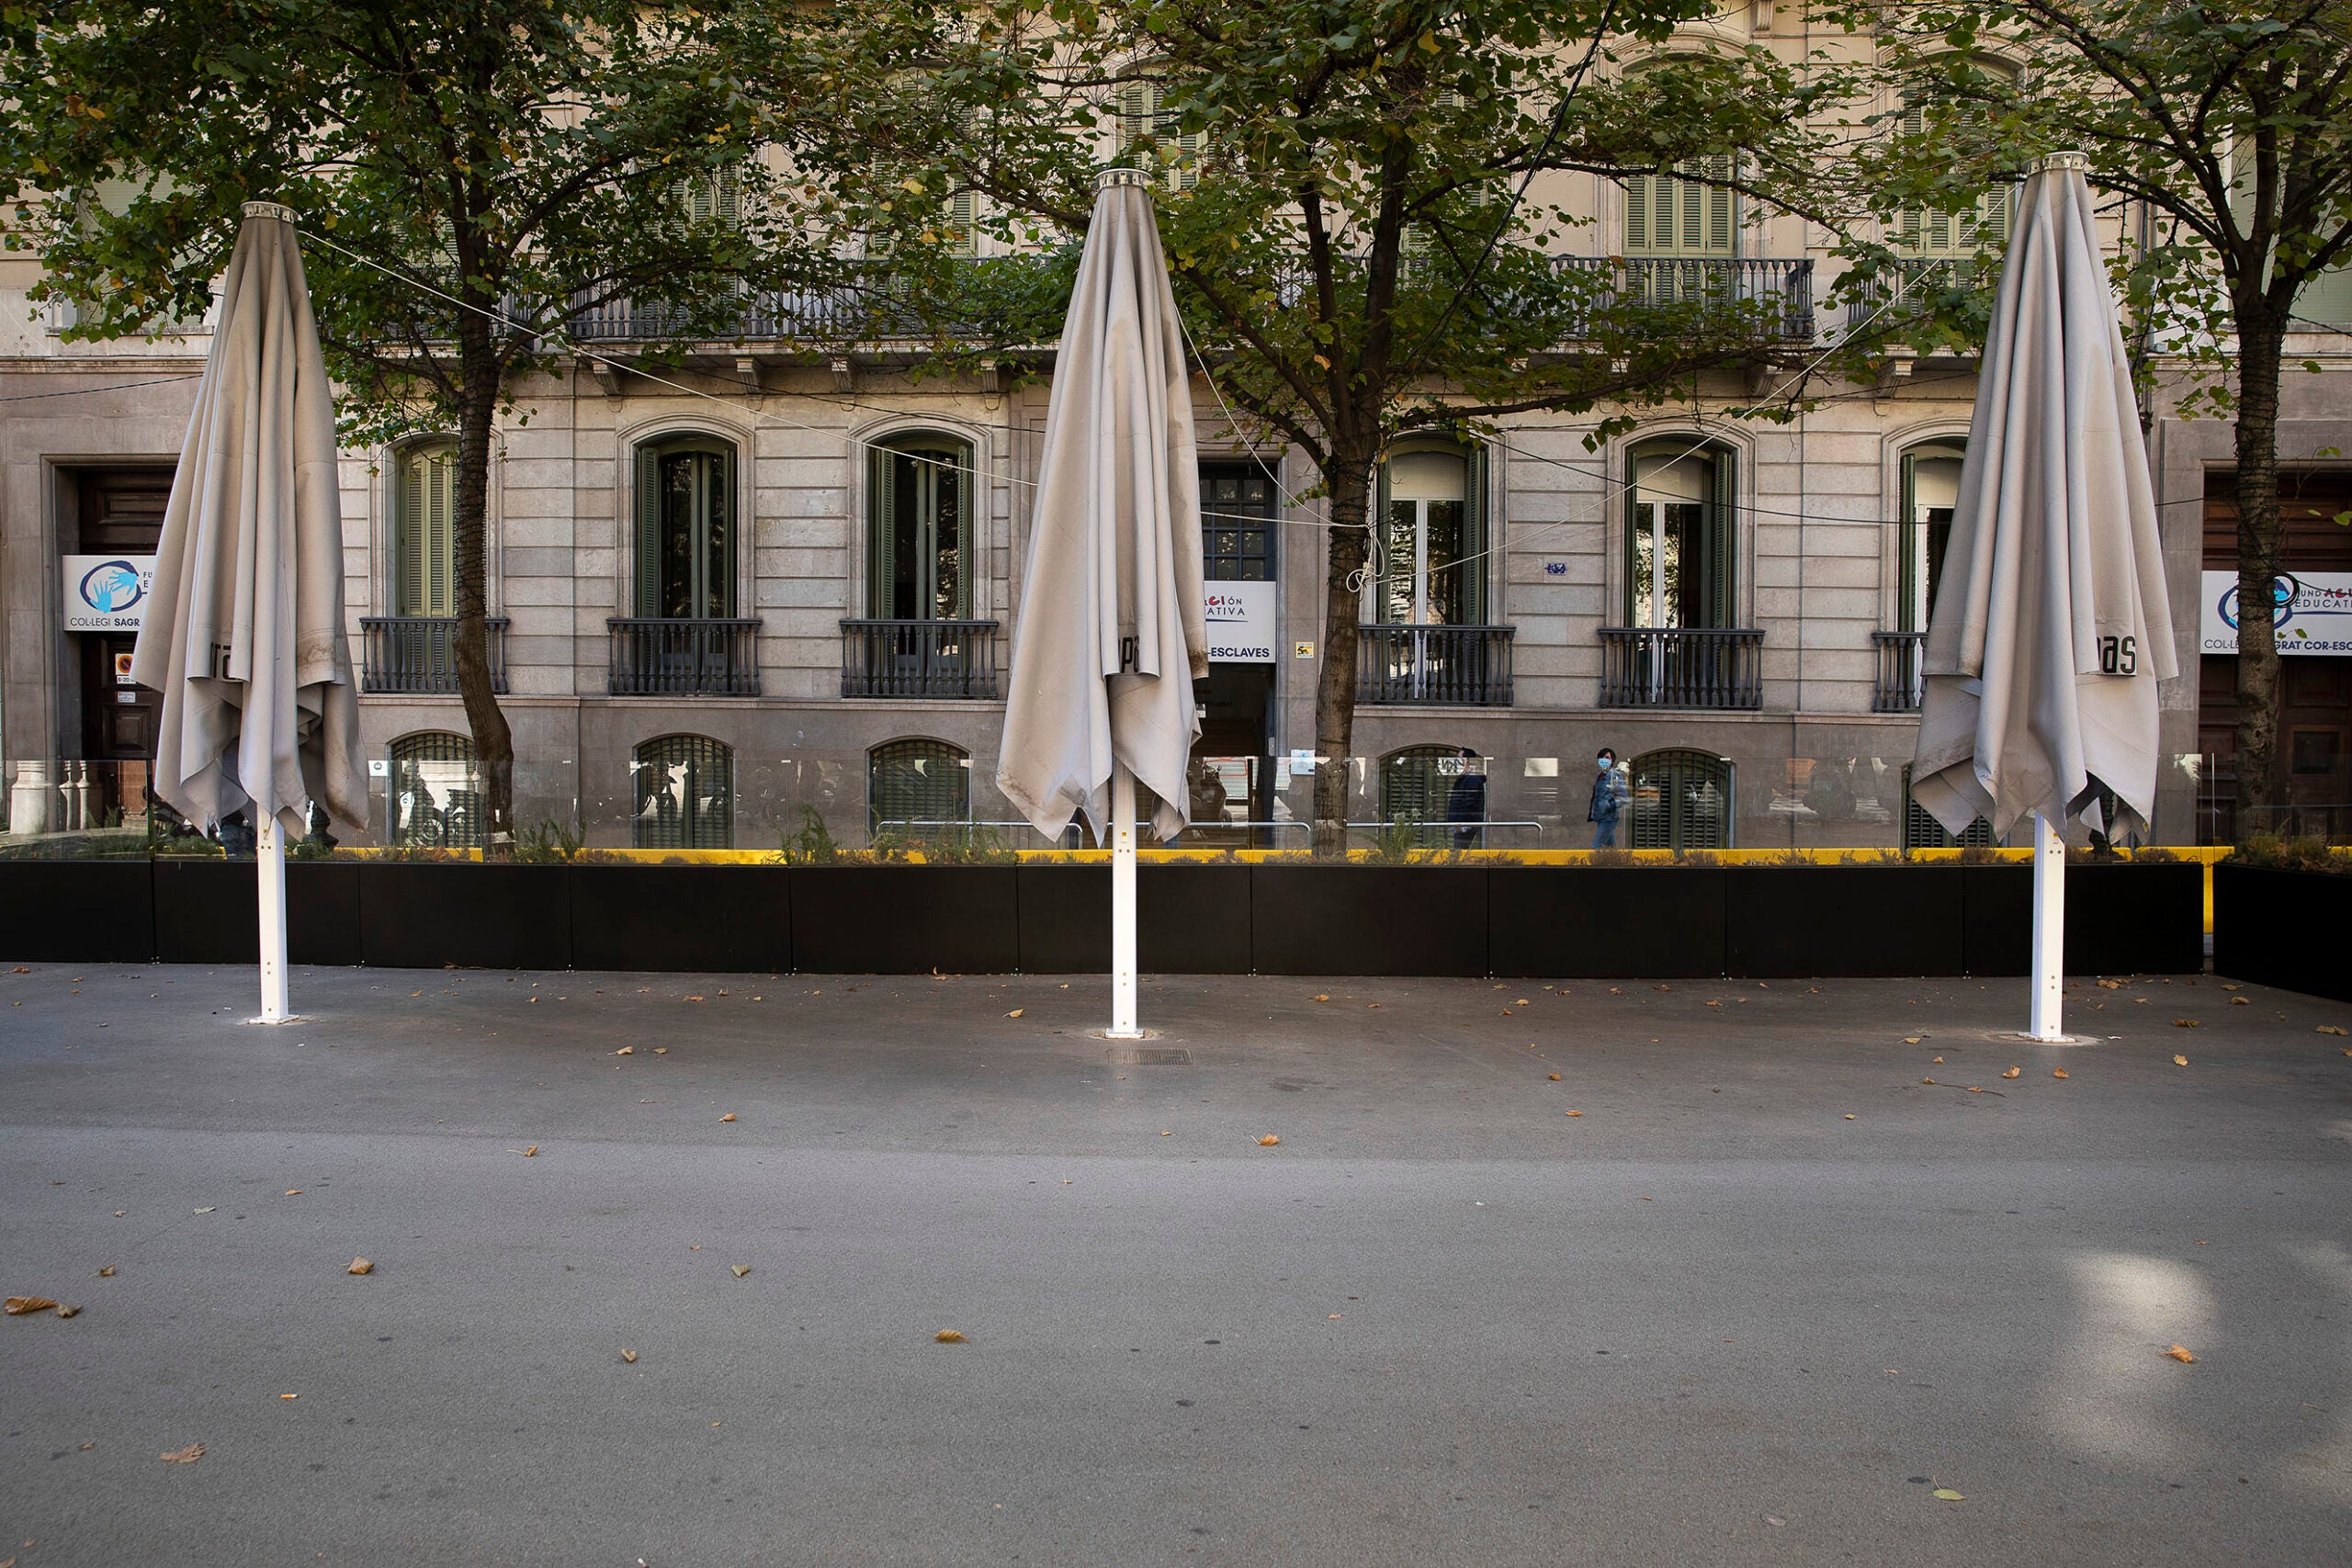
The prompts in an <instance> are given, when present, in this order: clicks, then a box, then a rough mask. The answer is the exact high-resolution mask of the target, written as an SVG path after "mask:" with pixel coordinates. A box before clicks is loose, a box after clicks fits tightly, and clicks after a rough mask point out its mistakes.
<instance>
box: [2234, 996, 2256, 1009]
mask: <svg viewBox="0 0 2352 1568" xmlns="http://www.w3.org/2000/svg"><path fill="white" fill-rule="evenodd" d="M2230 1005H2231V1006H2232V1007H2233V1008H2250V1007H2252V1006H2253V1005H2254V1003H2252V1002H2251V1001H2249V1000H2247V999H2246V998H2244V997H2232V998H2230Z"/></svg>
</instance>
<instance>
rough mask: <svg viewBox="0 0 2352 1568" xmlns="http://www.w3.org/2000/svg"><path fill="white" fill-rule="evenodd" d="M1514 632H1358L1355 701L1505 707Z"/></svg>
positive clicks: (1441, 629)
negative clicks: (1512, 634)
mask: <svg viewBox="0 0 2352 1568" xmlns="http://www.w3.org/2000/svg"><path fill="white" fill-rule="evenodd" d="M1514 629H1515V628H1513V627H1510V626H1396V625H1381V626H1358V627H1357V628H1356V638H1357V644H1356V701H1358V702H1360V703H1428V704H1444V705H1461V706H1469V707H1509V706H1510V646H1511V633H1512V631H1513V630H1514Z"/></svg>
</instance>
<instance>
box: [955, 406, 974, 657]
mask: <svg viewBox="0 0 2352 1568" xmlns="http://www.w3.org/2000/svg"><path fill="white" fill-rule="evenodd" d="M972 470H973V464H972V452H971V448H969V447H967V446H959V447H957V448H956V606H955V609H956V617H955V618H956V619H959V620H960V619H965V618H968V617H969V616H970V615H971V614H972V579H973V577H974V576H975V575H976V568H977V566H978V561H979V547H978V541H977V540H976V539H975V538H974V537H973V534H972V501H973V497H972V491H973V490H974V489H975V488H976V487H975V486H974V485H973V483H972V479H973V472H972Z"/></svg>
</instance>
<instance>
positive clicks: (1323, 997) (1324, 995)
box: [1315, 991, 1331, 1002]
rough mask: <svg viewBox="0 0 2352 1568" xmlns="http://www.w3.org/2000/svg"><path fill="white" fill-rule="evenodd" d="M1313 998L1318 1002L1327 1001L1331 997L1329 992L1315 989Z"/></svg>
mask: <svg viewBox="0 0 2352 1568" xmlns="http://www.w3.org/2000/svg"><path fill="white" fill-rule="evenodd" d="M1315 999H1316V1000H1317V1001H1318V1002H1328V1001H1329V1000H1330V999H1331V998H1330V995H1329V992H1325V991H1317V992H1316V993H1315Z"/></svg>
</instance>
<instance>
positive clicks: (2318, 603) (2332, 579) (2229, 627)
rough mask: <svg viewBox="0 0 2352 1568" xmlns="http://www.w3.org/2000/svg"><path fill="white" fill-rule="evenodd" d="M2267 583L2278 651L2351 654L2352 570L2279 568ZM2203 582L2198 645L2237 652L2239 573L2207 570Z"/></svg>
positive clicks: (2210, 650) (2208, 648) (2218, 651)
mask: <svg viewBox="0 0 2352 1568" xmlns="http://www.w3.org/2000/svg"><path fill="white" fill-rule="evenodd" d="M2271 581H2272V584H2273V588H2272V599H2273V603H2275V604H2277V605H2278V611H2277V614H2278V651H2279V652H2280V653H2281V654H2290V653H2303V654H2311V653H2333V654H2339V655H2346V654H2352V571H2295V572H2286V571H2282V572H2280V573H2279V574H2278V576H2277V577H2276V578H2274V579H2272V580H2271ZM2203 582H2204V592H2203V594H2202V595H2201V596H2200V597H2201V599H2202V603H2201V604H2199V626H2198V628H2197V630H2198V642H2199V646H2200V647H2202V648H2203V649H2204V650H2205V651H2206V652H2207V653H2235V652H2236V651H2237V650H2238V574H2237V573H2236V572H2234V571H2209V572H2206V573H2205V574H2204V578H2203Z"/></svg>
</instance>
